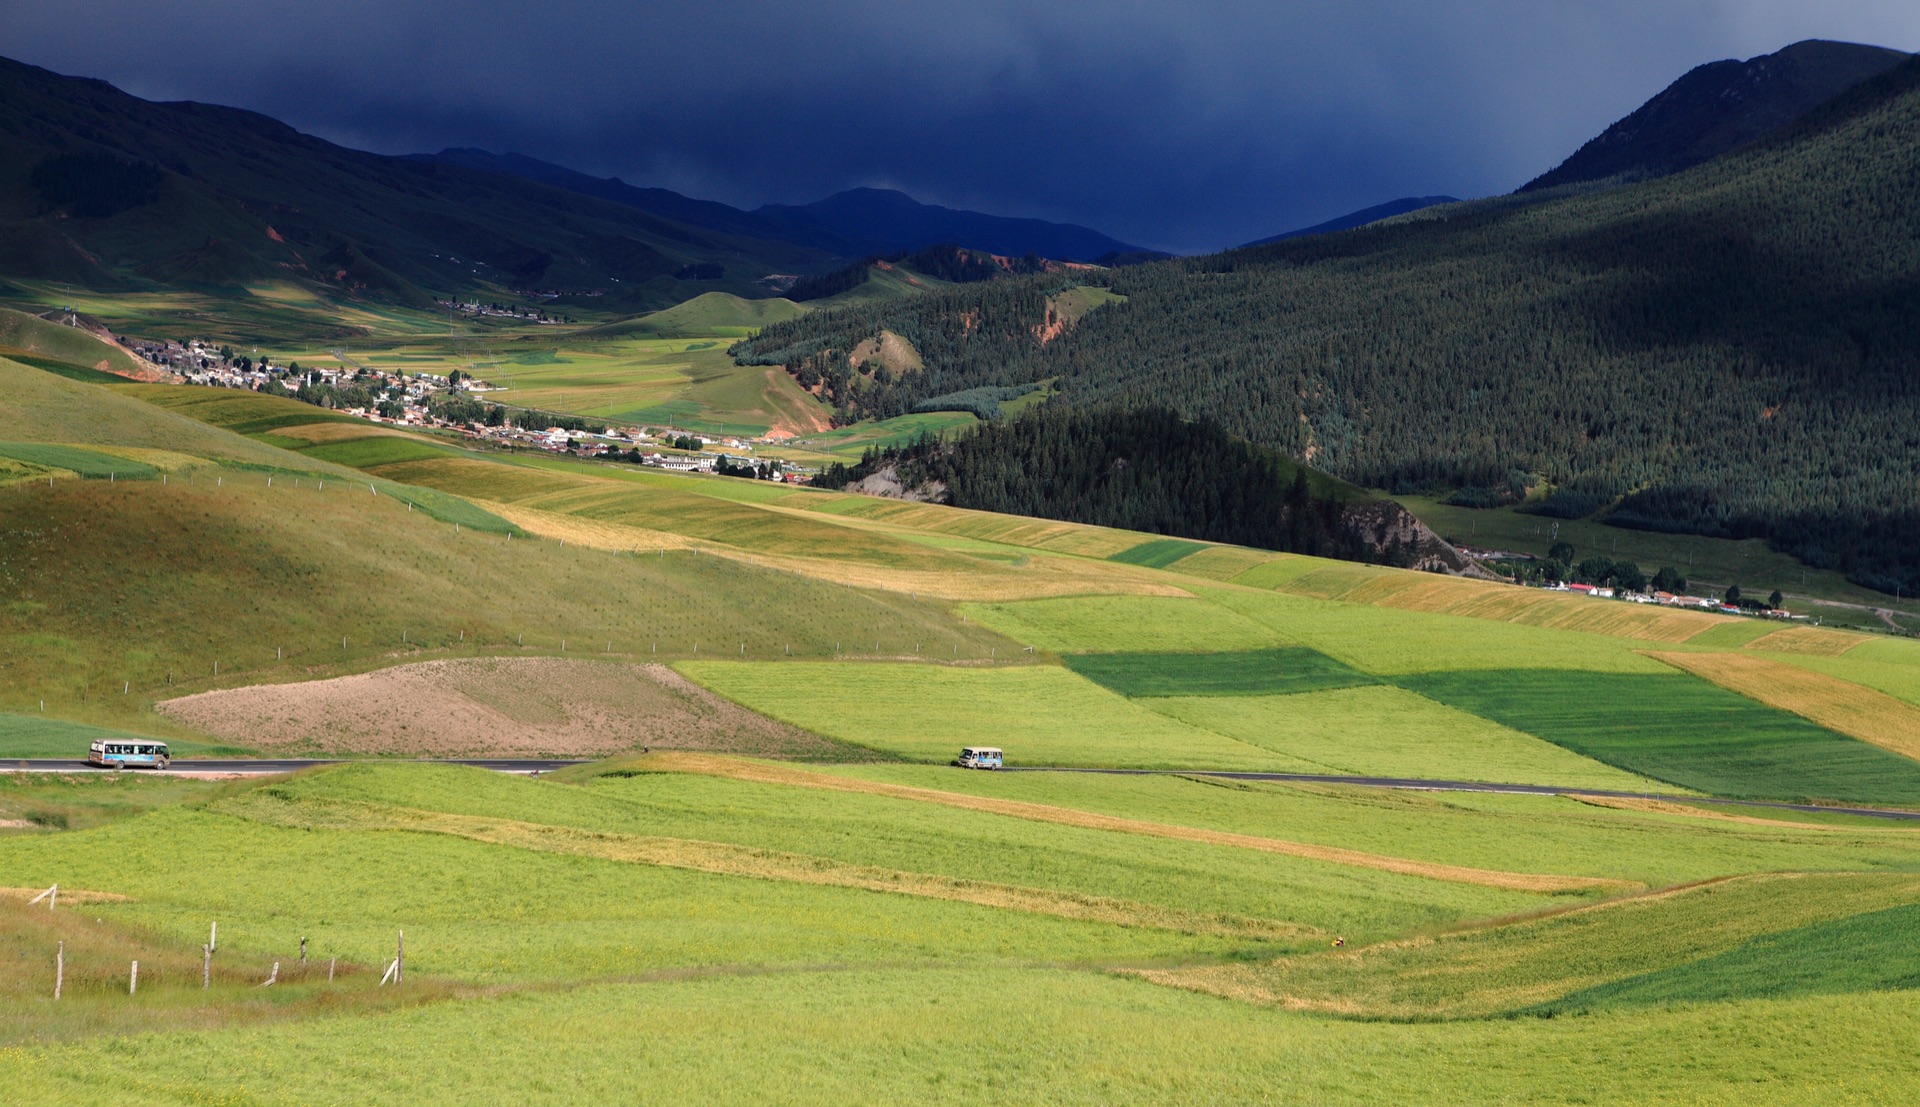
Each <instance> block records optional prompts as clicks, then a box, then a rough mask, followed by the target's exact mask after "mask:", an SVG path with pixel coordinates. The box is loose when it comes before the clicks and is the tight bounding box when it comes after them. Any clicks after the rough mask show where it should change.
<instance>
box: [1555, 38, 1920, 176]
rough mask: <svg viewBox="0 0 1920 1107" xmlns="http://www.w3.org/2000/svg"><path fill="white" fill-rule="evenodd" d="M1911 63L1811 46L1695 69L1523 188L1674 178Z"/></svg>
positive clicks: (1881, 50) (1882, 51)
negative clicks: (1852, 89) (1898, 66)
mask: <svg viewBox="0 0 1920 1107" xmlns="http://www.w3.org/2000/svg"><path fill="white" fill-rule="evenodd" d="M1910 57H1912V55H1910V54H1905V53H1902V52H1900V51H1898V50H1889V49H1887V48H1885V47H1882V46H1862V45H1859V44H1857V43H1851V42H1829V41H1826V40H1824V39H1808V40H1806V41H1804V42H1796V43H1794V44H1793V45H1791V46H1788V47H1786V48H1784V49H1781V50H1778V51H1775V52H1774V53H1771V54H1763V55H1761V56H1759V57H1756V58H1749V59H1748V60H1746V61H1744V62H1742V61H1736V60H1731V59H1729V60H1727V61H1717V62H1708V63H1707V64H1705V65H1699V66H1695V67H1694V68H1693V69H1691V70H1689V71H1687V73H1686V74H1685V75H1683V76H1682V77H1681V78H1680V79H1679V80H1677V81H1675V82H1673V83H1672V84H1670V85H1668V86H1667V87H1666V88H1665V89H1663V90H1661V91H1660V93H1659V94H1658V95H1656V96H1654V97H1653V99H1651V100H1648V101H1647V102H1646V103H1644V104H1642V105H1640V107H1639V108H1637V109H1635V110H1634V112H1633V114H1631V115H1629V116H1627V117H1626V118H1625V119H1622V120H1620V121H1619V122H1617V123H1615V124H1613V126H1611V127H1608V128H1607V129H1606V130H1605V131H1603V132H1601V133H1600V134H1599V135H1598V136H1597V137H1595V138H1593V139H1592V140H1590V141H1589V142H1587V144H1586V145H1584V146H1582V147H1580V149H1579V150H1577V151H1575V152H1574V154H1573V156H1572V157H1569V158H1568V159H1567V160H1566V161H1564V162H1561V163H1560V165H1559V166H1557V167H1556V168H1554V169H1552V170H1550V171H1548V172H1546V173H1543V174H1541V175H1540V176H1538V177H1536V178H1534V179H1533V180H1531V181H1529V182H1527V183H1526V184H1525V185H1523V186H1522V187H1521V189H1520V191H1522V192H1530V191H1535V190H1538V189H1543V188H1552V187H1554V186H1556V185H1568V184H1577V183H1580V182H1583V181H1602V180H1608V179H1610V178H1619V179H1621V180H1628V181H1632V180H1648V179H1651V178H1653V177H1664V176H1666V175H1668V174H1670V173H1678V172H1679V171H1681V170H1682V169H1687V168H1690V167H1692V166H1695V165H1698V164H1700V163H1701V162H1703V161H1707V160H1709V159H1712V158H1716V157H1718V156H1720V155H1721V154H1724V153H1727V152H1728V151H1730V150H1735V149H1738V148H1739V147H1741V146H1745V145H1746V144H1747V143H1750V142H1754V141H1756V140H1758V139H1761V138H1764V137H1766V136H1767V135H1769V134H1772V133H1773V132H1774V131H1777V130H1779V129H1780V128H1782V127H1784V126H1786V125H1787V124H1789V123H1792V122H1793V121H1794V120H1796V119H1798V118H1800V117H1801V116H1802V115H1805V114H1806V113H1807V112H1809V111H1811V110H1813V109H1814V108H1816V107H1819V106H1820V105H1821V104H1824V103H1826V102H1827V101H1828V100H1831V99H1833V98H1834V97H1835V96H1838V95H1840V94H1841V93H1842V92H1845V91H1847V90H1848V89H1850V88H1852V87H1854V86H1855V85H1858V84H1859V83H1861V82H1862V81H1865V80H1868V79H1870V78H1873V77H1877V76H1879V75H1880V74H1882V73H1885V72H1886V71H1887V70H1889V69H1892V68H1893V67H1894V66H1896V65H1899V64H1900V63H1901V62H1904V61H1906V60H1907V59H1908V58H1910Z"/></svg>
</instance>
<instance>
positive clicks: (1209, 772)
mask: <svg viewBox="0 0 1920 1107" xmlns="http://www.w3.org/2000/svg"><path fill="white" fill-rule="evenodd" d="M349 763H350V762H345V761H339V760H331V761H329V760H312V761H307V760H273V761H270V760H265V759H252V758H246V759H242V758H234V759H231V760H221V761H211V760H205V761H203V760H196V759H192V758H176V759H175V760H174V762H173V767H172V768H171V769H169V770H167V771H168V772H178V773H235V774H240V775H246V776H266V775H270V774H273V773H291V772H297V771H299V770H301V769H311V768H313V767H314V766H316V765H342V764H349ZM376 763H377V764H389V765H390V764H394V763H395V762H393V761H379V762H376ZM399 763H400V764H415V765H471V766H473V767H474V768H478V769H492V770H494V771H495V772H502V773H523V774H531V773H548V772H552V771H553V770H555V769H564V768H566V767H567V766H569V765H583V764H586V762H584V761H550V760H540V759H534V758H515V757H470V758H454V759H450V760H445V761H429V760H419V761H412V762H399ZM113 771H114V770H112V769H101V768H96V767H95V766H92V765H89V764H87V763H86V762H85V761H55V760H46V759H37V758H26V759H19V758H8V759H5V760H0V772H32V773H106V772H113ZM128 771H129V772H137V771H139V770H128ZM1006 771H1007V772H1012V773H1099V774H1102V775H1109V776H1210V777H1220V778H1222V779H1226V780H1267V781H1277V782H1280V783H1283V784H1346V785H1351V786H1354V787H1359V788H1404V789H1408V790H1412V791H1422V792H1501V793H1506V794H1511V795H1522V796H1600V797H1605V798H1614V799H1643V798H1646V797H1647V796H1648V795H1649V793H1647V792H1610V791H1606V790H1605V789H1600V788H1561V787H1558V786H1555V785H1551V784H1489V783H1487V782H1485V781H1475V780H1427V779H1423V778H1420V777H1397V776H1331V775H1319V774H1313V773H1247V772H1230V771H1226V770H1221V769H1068V768H1054V767H1048V766H1042V765H1024V766H1009V767H1008V768H1007V770H1006ZM1651 795H1652V796H1653V797H1654V798H1656V799H1670V800H1674V801H1676V802H1680V803H1689V804H1701V803H1706V804H1718V805H1721V806H1729V807H1767V808H1772V809H1774V810H1778V811H1806V812H1810V813H1816V814H1817V813H1825V814H1829V815H1862V816H1865V817H1867V818H1873V819H1894V820H1899V821H1906V822H1920V811H1897V810H1882V809H1879V808H1872V807H1826V806H1818V805H1815V804H1809V803H1770V802H1767V801H1765V800H1736V799H1720V798H1718V797H1715V796H1682V795H1662V794H1660V793H1658V792H1654V793H1651Z"/></svg>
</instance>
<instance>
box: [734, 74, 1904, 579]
mask: <svg viewBox="0 0 1920 1107" xmlns="http://www.w3.org/2000/svg"><path fill="white" fill-rule="evenodd" d="M1916 134H1920V62H1909V63H1906V64H1904V65H1902V66H1900V67H1898V68H1896V69H1895V70H1893V71H1891V72H1889V73H1887V74H1885V75H1883V76H1881V77H1879V78H1875V79H1873V80H1870V81H1867V82H1866V83H1864V84H1862V85H1860V86H1859V87H1857V88H1855V89H1854V90H1852V91H1851V92H1848V93H1846V94H1844V95H1842V96H1840V97H1839V98H1838V99H1836V100H1834V101H1832V102H1830V103H1829V104H1827V105H1826V106H1824V107H1822V108H1820V109H1818V110H1816V111H1814V112H1813V113H1811V114H1809V115H1808V116H1806V117H1804V118H1803V119H1802V120H1801V121H1800V122H1799V123H1797V124H1795V125H1794V126H1793V127H1791V128H1789V129H1788V130H1786V131H1784V132H1782V133H1780V134H1778V135H1776V136H1775V137H1773V138H1771V139H1769V140H1767V141H1765V142H1763V143H1760V144H1758V145H1755V146H1751V147H1748V148H1745V149H1744V150H1742V151H1739V152H1737V153H1734V154H1731V155H1729V156H1726V157H1723V158H1721V159H1718V160H1715V161H1712V162H1709V163H1707V164H1705V165H1701V166H1698V167H1696V168H1694V169H1691V170H1689V171H1687V172H1685V173H1681V174H1678V175H1675V176H1671V177H1667V178H1664V179H1661V180H1657V181H1650V182H1646V183H1643V184H1638V185H1634V186H1630V187H1624V188H1618V189H1613V190H1609V191H1605V192H1601V193H1595V194H1589V195H1582V196H1572V197H1563V198H1559V199H1554V200H1547V201H1543V202H1537V203H1528V204H1523V205H1515V204H1504V205H1491V206H1478V207H1476V206H1469V207H1468V208H1467V209H1465V210H1451V209H1446V208H1441V209H1435V210H1436V211H1438V212H1439V213H1440V214H1437V215H1433V216H1431V217H1426V216H1425V215H1424V213H1422V214H1416V215H1414V216H1410V217H1407V218H1406V219H1405V220H1404V221H1400V222H1396V223H1391V224H1387V225H1382V226H1379V227H1374V228H1366V229H1361V230H1356V231H1351V232H1346V233H1343V234H1338V235H1330V236H1321V237H1317V238H1314V239H1306V240H1299V241H1296V242H1292V243H1281V244H1278V245H1274V246H1268V247H1261V248H1259V249H1253V250H1243V251H1236V252H1232V253H1228V254H1223V255H1219V256H1217V257H1212V258H1205V259H1194V260H1190V261H1186V262H1179V263H1166V264H1160V265H1148V266H1140V267H1136V268H1130V269H1125V270H1118V271H1115V272H1113V273H1112V274H1110V275H1109V276H1107V277H1105V278H1103V279H1102V280H1101V281H1100V282H1098V283H1109V284H1111V287H1112V288H1113V289H1114V290H1116V291H1119V292H1121V293H1124V294H1125V295H1126V296H1127V297H1128V298H1127V299H1126V300H1125V301H1124V302H1122V303H1117V304H1115V305H1113V306H1111V307H1108V308H1105V309H1102V310H1101V311H1098V312H1095V313H1093V314H1090V315H1089V316H1087V317H1086V318H1085V319H1084V320H1082V321H1081V322H1080V323H1079V324H1078V325H1077V326H1075V327H1073V328H1072V329H1071V330H1070V331H1068V332H1065V333H1063V334H1061V335H1059V336H1058V337H1055V338H1052V339H1051V340H1048V341H1043V340H1042V336H1045V335H1047V334H1048V333H1049V331H1048V327H1047V321H1048V318H1049V317H1048V306H1047V293H1048V292H1050V291H1052V290H1053V289H1054V288H1056V287H1058V284H1059V282H1060V280H1061V279H1062V278H1058V277H1053V278H1036V279H1035V280H1034V281H1032V282H1030V283H1008V284H993V285H986V286H969V287H968V288H966V289H964V290H957V291H954V292H951V293H948V294H946V295H942V296H936V297H922V298H916V299H913V300H908V301H900V302H896V303H894V304H890V305H883V306H875V307H869V308H866V309H862V310H859V311H844V312H830V313H820V314H816V315H811V316H808V317H807V318H805V319H802V320H797V321H794V322H792V323H786V324H780V325H776V326H772V327H769V328H767V330H766V331H764V332H763V333H762V334H761V335H760V336H759V337H758V338H757V339H755V340H753V341H752V342H750V343H747V344H745V345H744V346H743V347H742V348H741V349H740V351H739V353H740V356H742V357H743V358H746V359H750V360H757V361H762V362H773V363H780V364H785V365H788V366H789V367H791V368H794V369H795V370H796V371H798V370H799V369H801V368H803V367H804V366H805V365H806V364H807V363H808V361H809V359H812V360H813V361H814V362H816V363H818V362H820V361H822V360H823V359H826V358H828V357H829V356H830V354H831V352H832V351H836V350H843V349H847V348H850V347H851V346H852V345H853V344H854V343H855V342H857V341H858V340H860V339H861V338H863V337H865V336H867V335H870V334H872V333H874V332H875V331H877V330H878V329H880V328H883V327H884V328H886V329H889V330H891V331H893V332H895V333H898V334H901V335H904V336H905V337H907V338H908V339H909V340H911V341H912V342H913V344H914V346H915V347H916V348H917V349H918V350H919V351H920V352H921V354H922V355H923V357H924V358H925V360H926V363H927V366H928V371H927V373H925V374H921V375H916V376H915V377H914V378H911V379H908V380H906V381H902V382H900V383H898V384H897V385H896V386H894V387H892V388H889V389H878V390H872V391H869V392H867V393H865V394H863V395H862V396H860V397H857V398H855V399H854V400H853V401H852V402H853V404H854V406H855V408H856V409H857V410H859V411H860V412H862V413H869V414H873V415H876V416H882V415H889V414H893V413H894V408H895V406H897V405H900V404H905V405H907V406H911V403H912V402H914V401H917V400H918V399H920V398H923V397H924V396H926V395H931V394H934V393H933V391H932V390H938V391H939V392H948V391H954V390H957V389H963V388H969V387H974V386H980V385H1001V384H1018V383H1026V382H1037V381H1041V380H1048V379H1057V381H1058V386H1059V387H1060V389H1061V391H1062V395H1063V397H1064V399H1066V400H1067V401H1068V402H1071V403H1075V404H1081V405H1094V404H1099V403H1105V402H1120V403H1135V402H1142V401H1152V402H1160V403H1171V404H1173V405H1174V406H1176V407H1178V408H1180V409H1181V410H1182V411H1184V412H1186V413H1188V414H1206V415H1211V416H1213V417H1214V418H1217V419H1219V420H1220V421H1221V422H1222V423H1223V424H1225V425H1226V426H1227V427H1228V428H1229V429H1230V430H1233V431H1235V432H1237V433H1241V434H1243V435H1245V436H1247V437H1248V438H1250V439H1252V440H1254V441H1256V442H1259V443H1261V444H1264V445H1268V446H1271V447H1274V448H1276V449H1280V450H1282V451H1284V452H1286V453H1288V454H1290V455H1291V456H1294V457H1296V458H1300V459H1302V460H1305V461H1308V462H1309V463H1311V464H1314V465H1316V466H1318V467H1321V468H1325V469H1327V470H1328V471H1330V472H1332V473H1334V474H1335V475H1337V476H1340V477H1343V478H1345V479H1347V480H1351V481H1354V482H1356V483H1360V484H1364V485H1367V486H1370V487H1382V488H1386V489H1388V490H1390V491H1402V492H1415V491H1428V492H1434V493H1436V494H1439V495H1445V494H1446V493H1448V492H1449V491H1452V490H1458V489H1463V488H1472V489H1480V490H1483V491H1485V492H1487V493H1488V494H1489V495H1492V496H1497V495H1499V494H1500V493H1499V490H1500V489H1503V488H1506V487H1509V486H1510V485H1511V484H1512V483H1514V482H1519V483H1521V484H1531V485H1533V486H1534V487H1536V489H1539V490H1549V489H1550V490H1555V491H1563V492H1564V493H1565V494H1564V495H1561V496H1558V497H1555V499H1554V502H1553V503H1552V505H1551V507H1550V508H1549V510H1550V511H1552V512H1557V513H1559V514H1562V515H1574V516H1578V515H1589V514H1592V513H1593V512H1594V511H1595V510H1598V509H1602V508H1609V507H1610V508H1611V514H1610V515H1609V516H1608V519H1609V521H1611V522H1614V523H1616V524H1619V525H1625V526H1633V527H1640V528H1646V529H1649V530H1655V531H1681V532H1688V533H1696V534H1707V535H1715V536H1721V537H1729V538H1750V537H1759V538H1765V539H1767V540H1769V541H1771V542H1773V543H1774V544H1775V545H1776V546H1778V547H1779V548H1781V549H1784V550H1787V551H1789V552H1792V553H1794V554H1795V555H1797V556H1799V557H1800V558H1802V559H1803V560H1805V561H1806V562H1808V563H1809V564H1810V565H1812V566H1814V567H1817V568H1827V567H1831V568H1835V569H1838V570H1840V571H1841V572H1843V573H1845V574H1847V575H1848V576H1850V577H1851V578H1852V579H1854V580H1856V581H1859V582H1861V583H1864V584H1868V585H1870V586H1873V587H1877V588H1881V589H1883V590H1885V591H1888V592H1893V591H1894V590H1895V589H1896V588H1897V589H1898V590H1900V591H1901V592H1908V591H1912V590H1913V589H1914V588H1915V586H1916V585H1917V584H1920V561H1916V560H1915V554H1914V551H1915V550H1916V549H1920V541H1916V532H1915V530H1914V528H1915V527H1916V526H1920V517H1916V516H1915V515H1914V514H1913V511H1912V497H1911V494H1910V492H1911V488H1912V485H1913V482H1914V480H1915V479H1920V478H1917V476H1916V472H1917V471H1916V470H1915V468H1914V465H1915V459H1916V458H1920V451H1916V450H1915V448H1914V442H1913V438H1912V433H1911V429H1910V428H1911V427H1912V426H1913V425H1914V424H1915V421H1916V416H1920V410H1917V409H1916V405H1917V404H1920V393H1916V391H1915V381H1916V380H1920V377H1916V376H1915V374H1914V372H1913V371H1912V370H1913V363H1914V357H1915V348H1914V345H1913V335H1912V330H1911V327H1910V326H1908V320H1909V319H1910V318H1911V316H1912V314H1913V311H1914V307H1915V301H1914V289H1913V284H1912V280H1911V274H1912V272H1913V269H1914V265H1915V259H1914V256H1913V252H1912V250H1911V249H1910V247H1909V245H1908V244H1909V243H1911V242H1912V241H1914V240H1915V234H1916V233H1920V230H1916V228H1920V209H1917V208H1916V207H1915V205H1914V203H1913V202H1912V200H1913V194H1912V189H1911V188H1910V187H1909V185H1910V180H1911V175H1912V172H1913V164H1912V163H1913V156H1914V155H1913V151H1914V150H1915V149H1916V148H1920V143H1917V142H1916V141H1915V136H1916Z"/></svg>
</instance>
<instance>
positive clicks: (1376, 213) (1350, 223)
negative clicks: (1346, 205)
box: [1247, 196, 1460, 246]
mask: <svg viewBox="0 0 1920 1107" xmlns="http://www.w3.org/2000/svg"><path fill="white" fill-rule="evenodd" d="M1459 202H1460V198H1459V197H1458V196H1403V197H1401V198H1400V199H1398V200H1388V201H1387V202H1386V203H1384V204H1375V205H1373V206H1372V207H1370V208H1361V209H1360V210H1359V211H1352V212H1348V213H1347V214H1345V215H1339V216H1335V217H1334V218H1332V219H1329V220H1327V221H1326V222H1324V223H1315V224H1314V225H1313V226H1311V227H1301V228H1300V229H1299V230H1297V231H1282V232H1281V233H1279V234H1276V235H1268V236H1267V237H1266V238H1256V239H1254V240H1253V241H1252V242H1249V243H1247V245H1248V246H1265V245H1267V244H1268V243H1272V242H1285V241H1286V240H1287V239H1289V238H1305V237H1307V236H1308V235H1315V234H1332V233H1333V232H1334V231H1350V230H1352V229H1353V228H1355V227H1364V226H1366V225H1367V224H1368V223H1378V222H1379V221H1380V220H1382V219H1391V218H1393V217H1394V216H1396V215H1405V214H1407V213H1408V212H1410V211H1420V210H1422V209H1424V208H1431V207H1437V206H1439V205H1441V204H1457V203H1459Z"/></svg>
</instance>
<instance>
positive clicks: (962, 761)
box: [953, 746, 1007, 769]
mask: <svg viewBox="0 0 1920 1107" xmlns="http://www.w3.org/2000/svg"><path fill="white" fill-rule="evenodd" d="M953 763H954V764H955V765H958V766H960V767H961V768H963V769H999V768H1004V767H1005V766H1006V763H1007V762H1006V758H1005V757H1003V756H1002V755H1001V753H1000V749H999V747H997V746H968V747H966V748H965V749H963V750H961V751H960V756H959V757H957V758H955V759H954V762H953Z"/></svg>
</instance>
